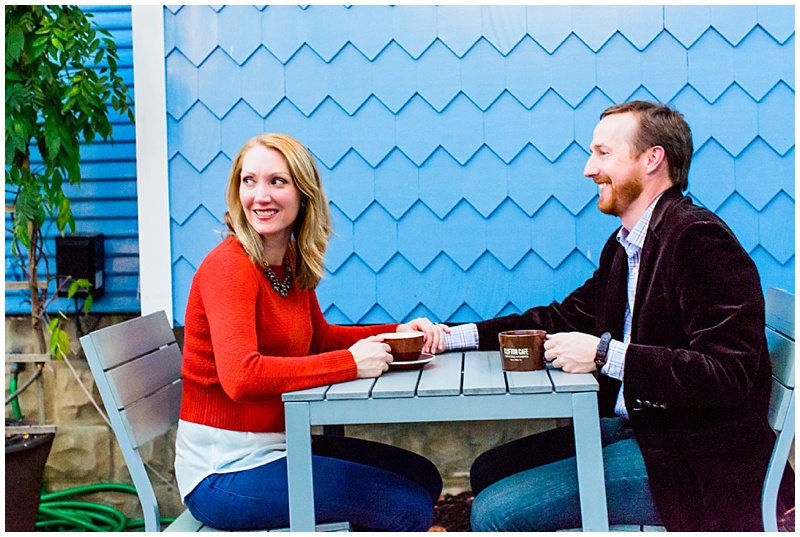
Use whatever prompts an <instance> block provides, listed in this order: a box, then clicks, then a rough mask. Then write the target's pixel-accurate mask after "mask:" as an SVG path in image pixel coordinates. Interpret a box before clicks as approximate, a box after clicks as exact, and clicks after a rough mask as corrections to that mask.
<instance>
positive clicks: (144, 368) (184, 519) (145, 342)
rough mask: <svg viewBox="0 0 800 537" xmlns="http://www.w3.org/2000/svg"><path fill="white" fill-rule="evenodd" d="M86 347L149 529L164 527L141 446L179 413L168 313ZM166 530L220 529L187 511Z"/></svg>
mask: <svg viewBox="0 0 800 537" xmlns="http://www.w3.org/2000/svg"><path fill="white" fill-rule="evenodd" d="M81 345H82V346H83V350H84V352H85V353H86V359H87V360H88V362H89V367H90V369H91V371H92V375H93V376H94V379H95V383H96V384H97V389H98V391H99V392H100V396H101V397H102V399H103V405H105V408H106V412H108V419H109V421H110V422H111V427H112V429H113V430H114V434H115V435H116V437H117V441H118V442H119V446H120V449H121V450H122V455H123V457H124V458H125V463H126V464H127V465H128V470H129V471H130V474H131V478H132V479H133V484H134V486H135V487H136V492H137V493H138V495H139V501H140V502H141V504H142V511H143V512H144V521H145V531H159V530H160V529H161V524H160V522H159V512H158V501H157V500H156V494H155V491H154V490H153V485H152V483H151V482H150V478H149V476H148V474H147V470H146V469H145V465H144V462H143V460H142V457H141V456H140V454H139V448H140V447H141V446H143V445H144V444H146V443H148V442H150V441H151V440H153V439H155V438H156V437H159V436H161V435H163V434H165V433H166V432H167V431H168V430H169V429H170V428H171V427H172V426H173V425H174V424H176V423H177V422H178V417H179V414H180V407H181V390H182V381H181V361H182V357H181V351H180V349H179V348H178V344H177V343H176V341H175V336H174V334H173V332H172V328H171V327H170V325H169V321H168V320H167V316H166V314H165V313H164V312H163V311H159V312H156V313H152V314H150V315H146V316H143V317H137V318H135V319H131V320H129V321H125V322H122V323H119V324H115V325H113V326H109V327H107V328H103V329H100V330H97V331H95V332H92V333H90V334H88V335H86V336H83V337H82V338H81ZM349 528H350V525H349V523H347V522H344V523H333V524H320V525H318V526H317V531H347V530H348V529H349ZM284 530H285V529H284ZM165 531H218V530H215V529H213V528H210V527H208V526H204V525H203V524H202V523H200V522H198V521H197V520H196V519H195V518H194V517H193V516H192V515H191V514H190V513H189V511H188V510H184V511H183V513H182V514H181V515H180V516H179V517H178V518H177V519H176V520H175V521H174V522H173V523H172V524H170V525H169V526H168V527H167V528H166V529H165ZM272 531H281V530H272Z"/></svg>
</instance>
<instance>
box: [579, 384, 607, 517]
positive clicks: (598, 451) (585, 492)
mask: <svg viewBox="0 0 800 537" xmlns="http://www.w3.org/2000/svg"><path fill="white" fill-rule="evenodd" d="M572 411H573V425H574V427H575V453H576V457H575V459H576V460H577V464H578V489H579V491H580V498H581V519H582V521H583V531H608V505H607V503H606V485H605V479H604V474H603V449H602V445H601V442H600V418H599V414H598V411H597V392H579V393H574V394H573V395H572Z"/></svg>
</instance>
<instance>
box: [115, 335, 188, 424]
mask: <svg viewBox="0 0 800 537" xmlns="http://www.w3.org/2000/svg"><path fill="white" fill-rule="evenodd" d="M182 362H183V358H182V356H181V351H180V349H179V348H178V344H177V343H173V344H172V345H169V346H168V347H163V348H161V349H159V350H157V351H156V352H153V353H151V354H145V355H144V356H142V357H141V358H137V359H136V360H132V361H130V362H126V363H124V364H122V365H121V366H119V367H115V368H114V369H111V370H109V371H107V372H106V377H108V382H109V387H110V388H111V394H112V395H113V396H114V401H115V402H116V404H117V408H119V409H122V408H124V407H126V406H128V405H129V404H131V403H133V402H134V401H138V400H139V399H141V398H142V397H145V396H146V395H150V394H151V393H154V392H156V391H158V390H160V389H161V388H163V387H164V386H166V385H168V384H172V383H173V382H175V381H176V380H177V379H179V378H181V364H182Z"/></svg>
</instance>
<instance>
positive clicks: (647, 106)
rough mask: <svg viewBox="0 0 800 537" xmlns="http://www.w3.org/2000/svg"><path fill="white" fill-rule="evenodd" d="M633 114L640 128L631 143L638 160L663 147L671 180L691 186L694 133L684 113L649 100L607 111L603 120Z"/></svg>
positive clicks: (685, 187) (612, 107)
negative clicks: (657, 147)
mask: <svg viewBox="0 0 800 537" xmlns="http://www.w3.org/2000/svg"><path fill="white" fill-rule="evenodd" d="M628 112H629V113H632V114H633V115H634V116H636V118H637V119H638V120H639V121H638V127H637V129H636V132H635V133H634V135H633V139H632V140H629V142H630V144H631V147H633V149H634V151H636V154H635V155H634V156H636V157H638V156H639V155H641V154H642V153H643V152H645V151H646V150H648V149H650V148H651V147H655V146H661V147H663V148H664V153H665V154H666V157H667V166H668V169H669V177H670V179H671V180H672V184H675V185H679V186H680V187H681V190H686V189H687V188H688V187H689V166H690V165H691V163H692V151H693V148H692V131H691V129H689V125H688V124H687V123H686V120H685V119H684V118H683V114H681V113H680V112H678V111H677V110H675V109H674V108H672V107H670V106H668V105H663V104H656V103H651V102H647V101H630V102H627V103H623V104H618V105H615V106H611V107H609V108H606V109H605V111H603V113H602V114H600V119H603V118H604V117H606V116H610V115H612V114H624V113H628Z"/></svg>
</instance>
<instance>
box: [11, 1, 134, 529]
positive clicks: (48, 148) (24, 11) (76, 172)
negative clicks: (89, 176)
mask: <svg viewBox="0 0 800 537" xmlns="http://www.w3.org/2000/svg"><path fill="white" fill-rule="evenodd" d="M5 17H6V20H5V37H6V41H5V53H6V78H5V96H6V108H5V114H6V115H5V119H6V135H5V151H6V153H5V156H6V171H5V173H6V199H7V202H8V199H9V196H12V197H13V204H12V205H11V206H8V205H7V208H6V211H7V212H10V213H11V229H10V232H11V236H12V244H11V251H12V254H13V255H14V257H15V258H16V259H17V261H18V263H19V266H20V268H21V269H22V273H23V275H24V277H25V280H26V282H24V283H23V289H24V290H25V291H26V292H27V293H28V296H29V300H30V305H31V329H32V331H33V334H34V336H35V339H36V342H37V346H38V353H39V354H38V355H39V356H46V355H50V356H52V357H54V358H56V359H57V358H59V357H61V356H63V355H66V354H67V353H69V338H68V337H67V334H66V332H65V331H64V330H63V329H62V328H61V326H60V317H61V316H60V315H53V316H52V319H51V316H50V314H49V310H50V309H51V307H52V301H53V299H54V298H55V297H56V296H57V292H56V293H52V294H49V293H48V285H49V282H50V280H52V279H53V278H54V276H53V275H52V274H51V271H50V263H49V259H48V256H47V251H46V249H45V236H44V234H43V231H42V230H43V226H44V224H45V223H46V222H47V221H48V219H51V220H53V221H54V222H55V224H56V227H57V229H58V231H59V232H60V233H61V234H62V235H63V234H64V233H65V232H66V230H67V228H69V231H70V232H71V233H74V232H75V219H74V217H73V215H72V211H71V209H70V201H69V199H68V198H67V197H66V195H65V193H64V190H63V185H64V184H65V183H69V184H70V185H80V182H81V171H80V150H79V146H80V144H81V143H82V142H84V143H91V142H92V141H93V140H94V139H95V138H96V137H100V138H102V139H104V140H108V139H109V138H110V137H111V134H112V132H111V131H112V127H111V122H110V120H109V107H110V108H112V109H113V110H115V111H117V112H118V113H120V114H123V115H127V117H128V118H129V119H130V120H131V121H133V109H132V108H131V107H132V104H133V103H132V100H131V98H130V96H129V94H128V88H127V86H126V85H125V84H124V82H123V80H122V77H121V76H120V75H119V74H118V73H117V70H118V69H117V65H118V62H119V56H118V55H117V50H116V45H115V43H114V40H113V38H112V37H111V34H110V33H109V32H107V31H106V30H104V29H101V28H98V27H97V25H96V24H94V23H93V22H92V21H91V20H90V18H91V14H86V13H84V12H83V11H82V10H81V9H80V8H78V7H76V6H41V5H6V6H5ZM32 151H35V152H38V155H39V157H40V159H41V164H40V165H32V158H31V157H32V155H31V153H32ZM34 162H39V159H34ZM42 273H44V277H42ZM61 285H70V292H71V293H72V294H74V293H75V292H76V291H78V290H79V289H81V288H83V289H84V290H86V288H87V285H88V282H86V281H73V282H70V283H68V284H66V283H62V284H61ZM7 289H8V284H7ZM91 304H92V302H91V294H88V296H87V299H86V301H85V302H84V310H85V311H88V309H89V308H90V307H91ZM76 313H77V312H76ZM62 315H63V314H62ZM12 361H13V359H12ZM42 366H43V364H42V363H38V364H37V366H36V367H37V371H35V372H34V375H36V374H38V373H39V372H40V371H41V368H42ZM21 367H24V365H22V366H20V365H18V364H14V365H13V366H12V370H14V369H20V368H21ZM14 378H15V379H16V374H14ZM19 391H21V390H17V391H16V393H19ZM13 394H14V393H13V391H12V394H11V395H13ZM9 399H10V401H11V402H13V401H14V398H13V397H11V396H9V397H7V404H8V402H9ZM6 432H7V433H8V428H7V431H6ZM12 440H13V439H12ZM50 441H51V442H52V438H51V439H50ZM6 444H7V446H8V444H9V437H8V434H7V441H6ZM12 444H14V442H12ZM35 444H36V445H37V446H38V445H39V444H40V443H35ZM14 445H18V443H17V444H14ZM15 449H16V448H15ZM18 451H19V450H18V449H17V452H18ZM47 451H48V452H49V444H48V446H47ZM6 453H7V455H6V521H7V523H8V522H9V521H11V520H14V519H16V520H20V516H22V518H24V519H25V520H29V519H30V516H28V517H27V518H25V516H23V515H21V514H19V513H12V512H9V498H10V497H11V498H15V495H14V491H13V490H9V484H10V483H11V484H12V486H13V484H14V483H15V481H14V480H15V479H27V478H28V477H29V476H30V475H32V474H35V473H36V472H34V471H33V470H32V469H31V468H24V469H23V472H24V473H23V477H20V478H15V477H14V468H13V465H11V467H10V465H9V455H8V453H9V448H8V447H7V448H6ZM15 453H16V452H15ZM44 459H45V460H46V454H45V457H44ZM41 464H42V467H43V465H44V460H42V461H41ZM38 473H39V475H40V476H41V472H38ZM33 490H35V491H36V505H35V506H33V519H34V520H35V513H36V509H37V508H38V493H39V491H40V490H41V482H39V483H38V485H34V489H33ZM12 508H13V509H18V508H20V509H21V508H23V506H19V505H16V504H15V503H14V502H12ZM6 529H9V528H8V526H7V528H6ZM16 529H21V530H28V531H31V530H33V529H34V528H33V527H30V528H16Z"/></svg>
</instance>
